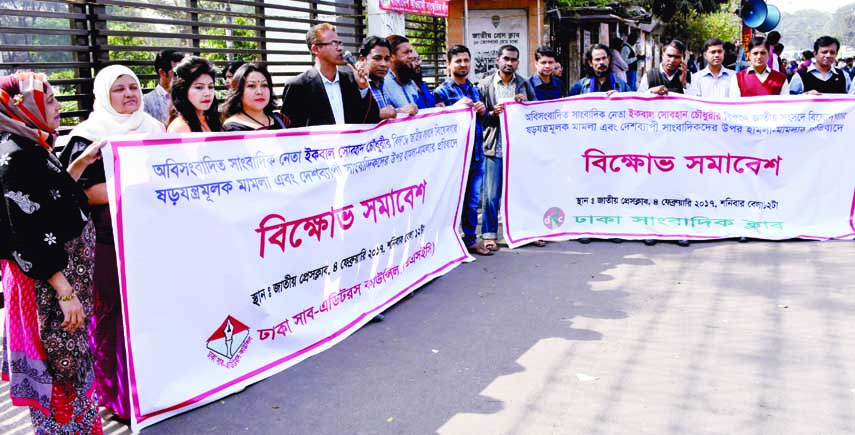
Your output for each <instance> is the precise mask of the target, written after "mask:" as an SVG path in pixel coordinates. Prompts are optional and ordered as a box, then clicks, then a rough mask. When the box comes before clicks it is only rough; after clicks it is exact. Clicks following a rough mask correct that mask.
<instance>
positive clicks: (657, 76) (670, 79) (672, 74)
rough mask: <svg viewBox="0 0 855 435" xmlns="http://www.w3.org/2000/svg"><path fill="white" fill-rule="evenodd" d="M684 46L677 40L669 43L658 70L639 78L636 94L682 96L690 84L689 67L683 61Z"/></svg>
mask: <svg viewBox="0 0 855 435" xmlns="http://www.w3.org/2000/svg"><path fill="white" fill-rule="evenodd" d="M685 54H686V45H685V44H683V43H682V42H680V41H678V40H676V39H675V40H673V41H671V43H670V44H668V45H667V46H666V47H665V55H664V56H663V57H664V58H665V59H664V60H663V61H662V63H661V64H660V65H659V68H656V69H651V70H648V71H647V72H646V73H645V74H644V77H642V78H641V84H640V85H639V86H638V92H640V93H642V94H647V93H651V94H656V95H668V93H669V92H673V93H675V94H682V93H684V90H685V89H686V88H687V87H688V86H689V83H691V81H692V78H691V77H690V76H689V66H688V65H686V62H684V61H683V58H684V56H685Z"/></svg>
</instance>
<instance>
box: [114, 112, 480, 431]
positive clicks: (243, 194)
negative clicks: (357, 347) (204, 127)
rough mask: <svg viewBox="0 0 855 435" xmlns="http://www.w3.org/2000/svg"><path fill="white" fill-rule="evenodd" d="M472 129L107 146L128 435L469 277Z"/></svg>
mask: <svg viewBox="0 0 855 435" xmlns="http://www.w3.org/2000/svg"><path fill="white" fill-rule="evenodd" d="M473 119H474V114H473V112H472V111H471V110H470V109H468V108H467V109H456V110H453V109H452V110H446V111H443V112H435V113H425V114H420V115H418V116H416V117H413V118H409V119H402V120H395V121H391V122H387V123H383V124H381V125H379V126H376V127H375V126H366V127H364V128H360V126H343V127H320V128H309V129H299V130H287V131H278V132H253V133H224V134H215V135H212V134H207V135H202V134H193V135H185V136H180V137H170V138H149V139H146V138H144V139H139V140H130V139H127V138H124V139H121V140H114V141H112V142H111V143H110V144H108V145H107V147H106V148H105V150H104V158H105V163H106V165H105V166H106V168H107V169H106V171H107V176H108V179H107V183H108V186H110V191H109V194H110V206H111V208H112V213H113V224H114V228H115V229H116V231H115V240H116V246H117V252H118V257H119V270H120V281H121V284H122V296H123V302H124V307H123V308H124V319H125V333H126V342H127V352H128V356H129V366H130V367H129V368H130V370H129V378H130V385H131V388H132V394H131V405H132V408H133V416H132V428H133V429H134V430H135V431H136V430H139V429H140V428H142V427H145V426H148V425H151V424H153V423H156V422H157V421H160V420H163V419H164V418H167V417H169V416H171V415H175V414H177V413H181V412H184V411H187V410H189V409H192V408H194V407H197V406H200V405H203V404H205V403H209V402H212V401H214V400H216V399H218V398H220V397H222V396H225V395H227V394H230V393H233V392H235V391H239V390H241V389H242V388H244V387H245V386H246V385H249V384H251V383H253V382H257V381H259V380H261V379H264V378H266V377H268V376H271V375H273V374H275V373H277V372H279V371H282V370H284V369H285V368H287V367H289V366H292V365H294V364H297V363H298V362H300V361H302V360H303V359H305V358H307V357H309V356H311V355H314V354H317V353H319V352H321V351H323V350H325V349H327V348H329V347H331V346H332V345H334V344H336V343H338V342H339V341H341V340H343V339H344V338H346V337H347V336H348V335H349V334H351V333H353V332H354V331H355V330H357V329H358V328H359V327H360V326H362V325H363V324H365V323H366V322H368V321H370V320H371V318H372V317H373V316H375V315H376V314H377V313H380V312H381V311H382V310H384V309H385V308H387V307H389V306H390V305H392V304H394V303H395V302H396V301H398V300H399V299H401V298H402V297H404V296H405V295H406V294H408V293H409V292H412V291H413V290H414V289H415V288H417V287H419V286H420V285H423V284H425V283H426V282H428V281H429V280H430V279H432V278H434V277H437V276H440V275H442V274H445V273H447V272H448V271H450V270H451V269H453V268H454V267H455V266H457V265H458V264H460V263H461V262H463V261H467V260H468V259H469V258H470V257H469V256H468V254H467V253H466V250H465V247H464V246H463V245H462V242H461V241H460V238H459V236H458V233H457V222H458V214H459V213H458V210H459V209H460V206H461V201H462V198H463V189H464V187H465V185H466V180H465V176H466V174H467V170H468V162H469V156H470V153H471V152H472V149H471V147H472V143H473V142H472V141H471V137H472V134H473V131H474V129H473V128H472V127H473V125H474V124H473V122H474V121H473Z"/></svg>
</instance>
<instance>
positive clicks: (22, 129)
mask: <svg viewBox="0 0 855 435" xmlns="http://www.w3.org/2000/svg"><path fill="white" fill-rule="evenodd" d="M50 94H51V87H50V84H48V82H47V76H46V75H44V74H41V73H34V72H17V73H15V74H12V75H8V76H3V77H0V131H3V132H7V133H12V134H15V135H18V136H21V137H24V138H27V139H30V140H32V141H33V142H36V143H39V144H41V145H42V146H43V147H45V148H47V149H50V148H51V146H50V144H51V143H52V142H53V135H54V132H53V131H49V129H48V126H47V113H46V112H45V108H46V106H47V96H48V95H50Z"/></svg>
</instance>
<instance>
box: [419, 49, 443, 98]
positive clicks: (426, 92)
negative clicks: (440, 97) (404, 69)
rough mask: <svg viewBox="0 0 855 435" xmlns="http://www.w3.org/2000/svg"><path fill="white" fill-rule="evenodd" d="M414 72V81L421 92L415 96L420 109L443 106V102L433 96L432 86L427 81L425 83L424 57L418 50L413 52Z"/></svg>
mask: <svg viewBox="0 0 855 435" xmlns="http://www.w3.org/2000/svg"><path fill="white" fill-rule="evenodd" d="M413 74H414V75H413V81H414V82H415V83H416V86H418V87H419V93H418V94H417V95H416V97H415V100H416V101H415V103H416V106H418V107H419V109H426V108H428V107H440V106H442V103H437V102H436V100H435V99H434V98H433V92H431V91H430V88H428V85H427V83H425V81H424V78H423V77H422V57H421V56H420V55H419V52H418V51H416V52H415V53H414V54H413Z"/></svg>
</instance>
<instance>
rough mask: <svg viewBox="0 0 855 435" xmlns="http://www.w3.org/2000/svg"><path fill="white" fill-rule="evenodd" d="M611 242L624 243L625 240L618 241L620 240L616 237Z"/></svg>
mask: <svg viewBox="0 0 855 435" xmlns="http://www.w3.org/2000/svg"><path fill="white" fill-rule="evenodd" d="M609 240H611V241H612V243H623V239H618V238H616V237H615V238H612V239H609Z"/></svg>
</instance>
